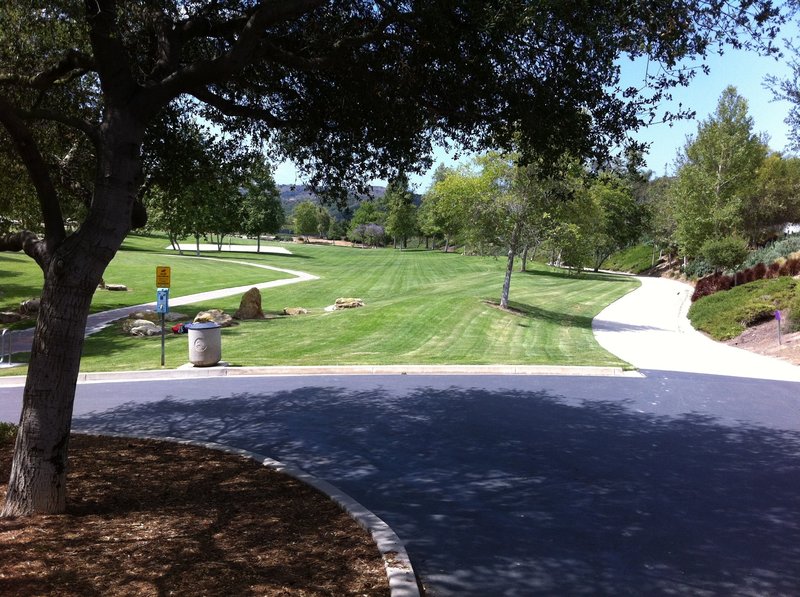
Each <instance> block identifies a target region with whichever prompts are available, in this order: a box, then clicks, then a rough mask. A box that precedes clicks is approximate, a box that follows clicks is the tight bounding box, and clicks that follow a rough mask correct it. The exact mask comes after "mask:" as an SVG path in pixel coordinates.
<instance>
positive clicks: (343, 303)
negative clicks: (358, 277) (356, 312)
mask: <svg viewBox="0 0 800 597" xmlns="http://www.w3.org/2000/svg"><path fill="white" fill-rule="evenodd" d="M363 306H364V301H362V300H361V299H360V298H338V299H336V302H335V303H334V307H335V308H336V309H337V310H338V309H355V308H356V307H363Z"/></svg>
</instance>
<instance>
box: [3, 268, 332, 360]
mask: <svg viewBox="0 0 800 597" xmlns="http://www.w3.org/2000/svg"><path fill="white" fill-rule="evenodd" d="M175 257H178V256H175ZM180 257H181V258H183V259H203V260H206V261H220V262H222V263H225V264H230V263H236V264H237V265H246V266H250V267H257V268H261V269H267V270H270V271H274V272H281V273H284V274H288V275H290V276H293V277H291V278H285V279H283V280H270V281H269V282H260V283H257V284H247V285H246V286H235V287H233V288H221V289H219V290H210V291H208V292H198V293H196V294H187V295H185V296H179V297H172V296H171V297H169V305H170V307H180V306H182V305H191V304H193V303H202V302H205V301H212V300H215V299H218V298H223V297H227V296H233V295H236V294H244V293H245V292H247V291H248V290H250V289H251V288H254V287H255V288H258V289H259V290H263V289H265V288H277V287H278V286H286V285H288V284H297V283H298V282H308V281H311V280H319V276H315V275H313V274H309V273H306V272H301V271H299V270H293V269H286V268H281V267H272V266H270V265H263V264H261V263H250V262H248V261H239V260H236V261H231V260H230V259H219V258H217V257H193V256H190V255H183V256H180ZM155 306H156V303H155V301H153V302H150V303H142V304H140V305H132V306H130V307H122V308H120V309H112V310H111V311H103V312H101V313H93V314H92V315H89V318H88V320H87V322H86V335H87V336H89V335H91V334H95V333H97V332H99V331H100V330H102V329H103V328H105V327H106V326H108V325H109V324H110V323H111V322H113V321H116V320H118V319H122V318H123V317H127V316H128V315H130V314H131V313H136V312H137V311H143V310H145V309H154V308H155ZM33 332H34V328H29V329H27V330H20V331H18V332H15V333H14V336H13V338H12V342H13V346H12V350H13V351H14V352H28V351H30V349H31V344H32V342H33Z"/></svg>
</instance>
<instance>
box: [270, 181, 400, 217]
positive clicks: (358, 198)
mask: <svg viewBox="0 0 800 597" xmlns="http://www.w3.org/2000/svg"><path fill="white" fill-rule="evenodd" d="M277 186H278V191H279V192H280V194H281V204H282V205H283V210H284V211H285V212H286V213H287V214H291V213H292V212H293V211H294V206H295V205H297V204H298V203H302V202H303V201H311V202H313V203H319V202H320V201H319V197H317V195H315V194H314V192H313V191H311V189H309V188H308V187H307V186H306V185H302V184H299V185H288V184H279V185H277ZM370 190H371V193H372V197H373V199H379V198H381V197H383V196H384V194H386V187H382V186H373V187H370ZM364 199H366V195H354V196H353V197H352V198H351V199H350V201H349V202H348V207H349V209H350V210H351V211H355V210H356V209H357V208H358V205H359V204H360V203H361V202H362V201H364ZM339 211H340V212H341V211H342V210H339Z"/></svg>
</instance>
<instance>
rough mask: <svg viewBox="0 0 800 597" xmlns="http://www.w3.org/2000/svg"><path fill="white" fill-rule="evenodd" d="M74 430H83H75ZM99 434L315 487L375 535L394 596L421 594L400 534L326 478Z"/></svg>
mask: <svg viewBox="0 0 800 597" xmlns="http://www.w3.org/2000/svg"><path fill="white" fill-rule="evenodd" d="M74 433H83V432H80V431H76V432H74ZM83 435H97V434H96V433H83ZM100 435H107V436H109V437H126V438H132V439H148V440H156V441H168V442H173V443H176V444H181V445H187V446H198V447H201V448H208V449H210V450H217V451H220V452H225V453H227V454H236V455H238V456H243V457H244V458H249V459H250V460H255V461H257V462H259V463H260V464H262V465H263V466H266V467H267V468H270V469H272V470H275V471H277V472H279V473H282V474H284V475H288V476H289V477H291V478H293V479H296V480H298V481H300V482H302V483H305V484H306V485H308V486H310V487H313V488H314V489H316V490H317V491H320V492H321V493H323V494H325V495H326V496H328V498H330V499H331V500H333V501H334V502H335V503H336V504H337V505H338V506H339V507H340V508H341V509H342V510H344V511H345V512H346V513H347V514H348V515H349V516H350V518H352V519H353V520H355V521H356V522H357V523H358V525H359V526H360V527H361V528H363V529H364V530H366V531H368V532H369V533H370V535H371V536H372V540H373V541H374V542H375V545H376V546H377V548H378V551H379V552H380V554H381V557H382V558H383V566H384V569H385V570H386V576H387V579H388V581H389V592H390V594H391V596H392V597H420V591H419V586H418V585H417V577H416V574H415V573H414V569H413V568H412V566H411V560H410V559H409V557H408V553H407V552H406V548H405V546H404V545H403V542H402V541H401V540H400V538H399V537H398V536H397V534H396V533H395V532H394V531H393V530H392V529H391V527H390V526H389V525H388V524H386V523H385V522H384V521H383V520H381V519H380V518H379V517H378V516H376V515H375V514H373V513H372V512H371V511H369V510H368V509H367V508H365V507H364V506H363V505H361V504H360V503H359V502H357V501H356V500H354V499H353V498H352V497H350V496H349V495H347V494H346V493H344V492H343V491H342V490H340V489H339V488H337V487H335V486H334V485H331V484H330V483H328V482H327V481H323V480H322V479H318V478H317V477H314V476H313V475H310V474H308V473H306V472H305V471H303V470H301V469H298V468H295V467H292V466H288V465H286V464H283V463H282V462H279V461H277V460H274V459H272V458H268V457H266V456H264V455H262V454H257V453H255V452H249V451H247V450H241V449H239V448H232V447H230V446H226V445H223V444H217V443H214V442H202V441H195V440H188V439H182V438H179V437H156V436H148V435H144V436H143V435H127V434H124V433H104V434H100Z"/></svg>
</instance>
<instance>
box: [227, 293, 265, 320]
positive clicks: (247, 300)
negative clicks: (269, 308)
mask: <svg viewBox="0 0 800 597" xmlns="http://www.w3.org/2000/svg"><path fill="white" fill-rule="evenodd" d="M233 317H234V319H264V311H262V310H261V291H260V290H259V289H258V288H251V289H250V290H248V291H247V292H245V293H244V295H242V300H241V302H240V303H239V308H238V309H237V310H236V313H234V314H233Z"/></svg>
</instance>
